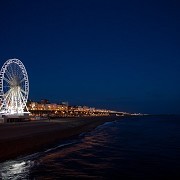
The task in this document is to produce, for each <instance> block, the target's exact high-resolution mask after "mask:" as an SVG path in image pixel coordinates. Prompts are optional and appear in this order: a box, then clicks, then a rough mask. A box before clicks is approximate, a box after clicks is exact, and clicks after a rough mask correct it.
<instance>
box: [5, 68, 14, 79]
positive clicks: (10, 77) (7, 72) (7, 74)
mask: <svg viewBox="0 0 180 180" xmlns="http://www.w3.org/2000/svg"><path fill="white" fill-rule="evenodd" d="M6 76H7V77H8V79H9V80H12V79H13V78H12V76H11V75H10V72H9V71H8V70H6Z"/></svg>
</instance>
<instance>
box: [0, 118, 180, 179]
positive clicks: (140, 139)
mask: <svg viewBox="0 0 180 180" xmlns="http://www.w3.org/2000/svg"><path fill="white" fill-rule="evenodd" d="M102 118H103V117H102ZM0 179H2V180H7V179H13V180H21V179H22V180H26V179H33V180H36V179H38V180H44V179H48V180H51V179H53V180H54V179H98V180H99V179H120V180H123V179H132V180H134V179H138V180H139V179H143V180H148V179H151V180H154V179H158V180H160V179H169V180H174V179H178V180H179V179H180V116H177V115H167V116H165V115H163V116H160V115H159V116H137V117H130V118H119V119H117V118H116V119H115V120H114V121H111V122H106V123H104V124H103V125H100V126H98V127H96V128H95V129H93V130H92V131H90V132H84V133H82V134H80V135H79V136H77V137H73V138H72V139H69V140H67V141H60V142H59V144H57V145H55V146H54V147H50V148H49V149H46V150H42V151H39V152H37V153H35V154H31V155H27V156H24V157H18V158H17V159H12V160H8V161H6V162H3V163H1V164H0Z"/></svg>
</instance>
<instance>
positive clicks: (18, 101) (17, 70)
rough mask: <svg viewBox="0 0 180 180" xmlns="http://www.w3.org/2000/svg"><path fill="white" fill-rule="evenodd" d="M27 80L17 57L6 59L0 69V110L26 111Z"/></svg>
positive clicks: (7, 112)
mask: <svg viewBox="0 0 180 180" xmlns="http://www.w3.org/2000/svg"><path fill="white" fill-rule="evenodd" d="M28 95H29V80H28V74H27V71H26V68H25V66H24V65H23V63H22V62H21V61H20V60H19V59H9V60H7V61H6V62H5V63H4V65H3V66H2V68H1V71H0V111H1V113H5V114H22V113H24V112H26V111H28V109H27V106H26V103H27V100H28Z"/></svg>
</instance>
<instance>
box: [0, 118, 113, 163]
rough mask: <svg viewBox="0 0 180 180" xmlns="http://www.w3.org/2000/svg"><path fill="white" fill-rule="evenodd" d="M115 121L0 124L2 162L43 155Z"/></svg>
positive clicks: (64, 119) (98, 119) (84, 120)
mask: <svg viewBox="0 0 180 180" xmlns="http://www.w3.org/2000/svg"><path fill="white" fill-rule="evenodd" d="M112 120H115V117H86V118H62V119H57V120H50V122H49V120H44V121H31V122H22V123H9V124H0V162H2V161H5V160H8V159H12V158H16V157H18V156H23V155H28V154H31V153H35V152H37V151H42V150H43V149H46V148H48V147H51V146H53V145H55V144H56V143H59V142H60V141H61V140H66V139H69V138H71V137H73V136H77V135H79V134H80V133H82V132H86V131H89V130H92V129H93V128H95V127H97V126H98V125H101V124H103V123H105V122H108V121H112Z"/></svg>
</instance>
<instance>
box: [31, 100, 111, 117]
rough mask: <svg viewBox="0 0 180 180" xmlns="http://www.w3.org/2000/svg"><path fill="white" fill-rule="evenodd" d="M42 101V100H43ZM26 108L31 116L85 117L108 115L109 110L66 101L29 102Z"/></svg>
mask: <svg viewBox="0 0 180 180" xmlns="http://www.w3.org/2000/svg"><path fill="white" fill-rule="evenodd" d="M43 102H44V101H43ZM28 110H29V111H30V112H31V116H41V117H48V116H50V117H85V116H109V115H110V111H109V110H106V109H96V108H92V107H88V106H69V105H68V104H66V103H63V104H55V103H49V102H48V103H47V104H46V103H42V101H40V102H32V101H31V102H29V103H28Z"/></svg>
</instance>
